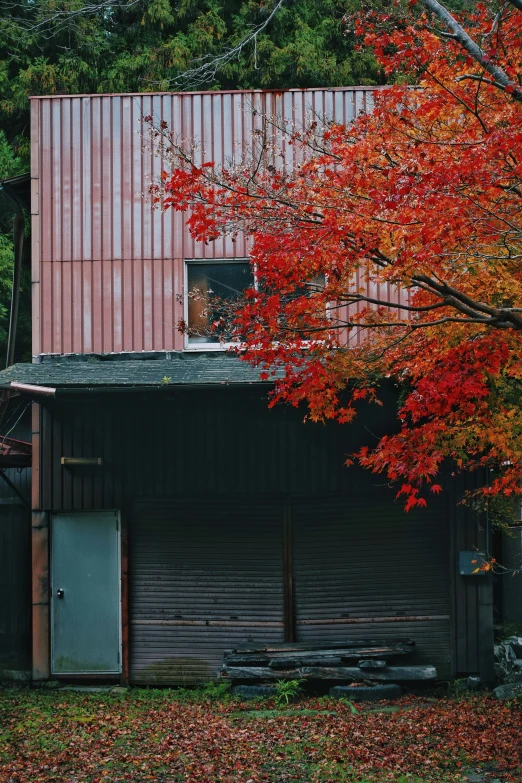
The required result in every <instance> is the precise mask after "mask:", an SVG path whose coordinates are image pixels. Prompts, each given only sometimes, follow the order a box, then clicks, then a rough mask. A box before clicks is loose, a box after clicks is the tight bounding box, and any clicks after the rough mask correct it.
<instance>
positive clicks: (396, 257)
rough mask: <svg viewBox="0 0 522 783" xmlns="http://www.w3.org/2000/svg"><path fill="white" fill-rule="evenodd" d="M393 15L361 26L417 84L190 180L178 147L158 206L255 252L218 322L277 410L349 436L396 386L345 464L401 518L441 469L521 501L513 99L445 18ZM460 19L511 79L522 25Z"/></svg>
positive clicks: (520, 167) (488, 8)
mask: <svg viewBox="0 0 522 783" xmlns="http://www.w3.org/2000/svg"><path fill="white" fill-rule="evenodd" d="M397 8H399V7H398V6H397ZM399 10H400V9H399ZM394 13H395V12H394ZM396 13H397V14H398V13H399V11H398V10H397V11H396ZM401 13H402V16H401V18H400V23H398V22H397V19H395V18H394V17H393V16H392V15H391V14H390V13H388V14H387V15H385V16H383V15H381V16H379V15H378V14H376V13H375V12H374V11H370V12H369V13H368V14H366V15H363V14H361V15H360V16H359V18H358V20H357V25H356V30H357V33H358V34H359V35H360V36H361V40H363V41H364V43H365V44H366V45H368V46H372V47H373V49H374V51H375V53H376V56H377V57H378V59H379V61H380V63H381V65H382V66H383V68H384V69H385V71H386V72H387V73H388V74H389V75H392V74H397V73H399V72H400V73H402V74H407V76H408V78H409V80H410V81H411V82H414V86H412V85H396V86H394V87H390V88H388V89H384V90H378V91H376V93H375V95H374V100H375V106H374V109H373V111H372V112H371V113H369V114H368V115H366V116H362V117H359V118H358V119H357V120H356V121H355V122H354V123H353V124H352V125H350V126H348V127H344V126H338V125H337V126H333V125H329V124H324V125H322V124H321V123H320V122H318V121H314V122H313V123H311V125H310V127H309V128H307V129H305V130H299V129H295V128H288V127H286V128H285V129H283V128H282V127H281V123H280V121H279V120H278V119H277V118H265V131H264V133H263V134H262V136H261V138H260V139H259V140H258V157H257V160H258V161H262V162H264V163H263V165H258V166H257V167H256V168H253V158H252V159H250V160H245V161H243V162H242V163H241V164H240V165H238V166H235V167H231V168H228V169H227V168H219V167H216V166H212V165H208V164H207V165H206V166H205V167H200V168H198V167H196V166H194V165H193V164H192V162H191V160H190V158H189V157H187V155H186V153H183V151H182V150H180V149H177V148H176V146H175V144H172V146H171V160H170V163H171V170H170V171H169V175H168V177H167V178H166V180H165V181H164V183H163V185H162V186H158V187H157V188H156V192H155V197H156V198H158V199H159V201H160V203H162V204H163V206H164V207H165V208H174V209H178V210H181V211H186V210H188V209H190V217H189V221H188V222H189V225H190V228H191V231H192V233H193V235H194V236H195V237H197V238H198V239H202V240H205V241H212V240H213V239H215V238H216V237H218V236H222V235H224V234H228V235H230V234H232V235H234V234H235V233H237V232H240V231H245V232H246V233H247V234H248V235H249V236H250V237H251V238H252V252H251V258H252V262H253V264H254V265H255V270H256V276H257V281H258V284H257V287H256V289H255V290H254V289H252V290H250V291H249V292H247V294H246V296H245V299H244V301H243V302H242V304H241V306H240V307H239V308H236V309H235V311H234V312H233V313H230V318H229V328H230V330H231V333H232V335H233V337H234V338H235V339H237V340H239V341H240V342H241V345H242V350H243V356H244V358H245V359H246V360H248V361H251V362H252V363H253V364H255V365H256V366H259V367H260V368H261V370H262V371H263V372H264V373H265V376H268V377H270V374H271V373H273V372H274V370H279V371H282V372H283V376H284V377H283V378H280V377H278V380H277V381H276V388H275V392H274V397H273V402H277V401H285V402H289V403H291V404H294V405H298V404H300V403H302V402H305V403H306V404H307V406H308V414H307V415H308V416H309V417H311V418H312V419H314V420H321V419H329V418H336V419H338V420H339V421H341V422H349V421H351V420H352V419H353V417H354V415H355V413H356V408H357V405H358V402H359V400H361V399H366V400H373V401H377V400H378V393H377V392H376V389H377V388H378V385H379V381H380V379H382V378H383V377H385V376H387V377H391V378H393V379H395V380H396V381H397V383H398V384H399V385H400V386H402V388H403V390H404V392H403V395H402V396H403V404H402V406H401V408H400V410H399V416H398V425H397V427H396V428H395V431H393V432H391V433H390V434H389V435H388V436H386V437H384V438H382V439H381V440H380V442H379V443H378V444H377V445H375V444H373V445H372V447H371V448H365V449H363V450H361V451H360V452H359V453H358V454H357V455H355V456H356V458H357V459H358V460H359V461H360V462H361V463H362V464H363V465H364V466H365V467H367V468H369V469H370V470H373V471H374V472H379V473H384V474H385V475H386V477H387V478H388V480H390V481H393V482H398V483H399V487H400V489H399V495H404V496H405V498H406V508H412V507H413V506H416V505H424V504H425V503H426V498H427V497H429V494H430V492H429V491H426V487H429V486H431V487H432V489H433V490H434V491H437V489H436V488H437V487H438V486H439V484H437V483H434V482H435V481H436V476H437V474H438V472H439V470H440V467H441V465H442V463H443V462H444V461H445V460H448V459H449V460H450V461H451V462H452V463H453V465H454V466H455V467H456V469H458V470H466V469H468V470H476V469H477V468H481V467H485V468H488V469H491V471H492V473H491V476H492V480H491V482H490V486H489V487H488V488H484V490H483V491H484V492H485V493H490V494H495V493H503V494H507V495H509V494H512V493H514V492H520V490H521V489H522V470H521V465H522V446H521V444H522V439H521V437H520V436H521V435H522V418H521V408H520V402H519V400H520V391H521V388H522V387H521V380H522V366H521V358H520V357H521V348H522V232H521V229H522V219H521V212H522V210H521V203H522V101H520V100H518V99H517V95H516V94H515V92H516V90H515V91H514V90H513V89H511V88H509V89H507V88H504V87H502V86H501V85H498V84H496V83H495V82H494V79H493V78H492V77H491V75H490V74H489V73H488V72H487V71H486V70H485V69H484V65H483V64H480V63H479V62H477V60H474V59H473V57H471V56H470V55H469V54H468V53H467V52H466V51H465V50H464V49H463V48H462V46H461V44H460V43H459V41H458V40H456V39H454V38H451V37H448V35H447V34H444V26H443V24H442V23H441V22H440V21H438V20H433V19H432V18H431V17H428V16H427V15H425V14H424V15H423V14H419V13H418V12H417V11H416V9H410V10H409V11H407V12H406V13H404V11H402V12H401ZM462 24H463V25H464V26H465V28H466V31H467V33H469V35H470V36H471V37H472V38H473V40H474V41H476V42H477V43H478V44H479V45H480V46H481V47H482V48H481V51H482V52H483V53H485V54H484V57H485V58H486V60H487V62H491V63H495V65H496V66H498V67H499V68H500V69H502V72H503V73H505V74H507V77H508V79H510V80H512V81H513V84H515V85H516V84H520V82H521V78H522V77H521V73H520V62H521V60H522V57H521V49H522V47H521V42H522V41H521V30H522V12H521V11H520V10H518V9H517V8H516V7H515V5H510V4H509V3H507V4H506V5H505V6H503V8H502V9H501V10H500V11H499V12H498V13H497V8H496V6H495V7H494V6H493V4H491V3H490V4H486V5H484V6H480V7H479V9H478V10H477V12H476V13H475V14H474V15H472V14H469V13H467V14H466V16H465V19H463V20H462ZM441 32H442V35H441V34H440V33H441ZM446 33H447V31H446ZM284 131H286V138H285V143H286V144H290V145H293V146H294V148H296V150H298V151H302V153H303V155H302V162H301V163H300V164H299V165H295V166H294V168H293V169H292V170H288V169H287V168H284V167H283V166H282V165H280V163H278V160H279V158H278V149H277V143H278V142H277V139H281V134H282V133H283V135H284ZM274 145H275V146H274ZM279 157H280V156H279ZM267 161H268V162H269V161H272V162H271V163H267ZM319 280H320V283H318V282H317V281H319Z"/></svg>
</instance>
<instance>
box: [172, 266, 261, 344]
mask: <svg viewBox="0 0 522 783" xmlns="http://www.w3.org/2000/svg"><path fill="white" fill-rule="evenodd" d="M253 285H254V276H253V273H252V266H251V264H250V262H249V261H245V260H239V261H235V260H226V261H225V260H224V261H187V262H186V264H185V291H186V297H185V321H186V325H187V332H186V346H187V347H188V348H203V347H205V348H213V349H215V348H220V347H222V346H223V343H226V342H227V339H226V333H225V329H224V328H223V327H221V326H216V324H219V321H220V319H221V318H222V317H223V316H224V315H225V314H226V311H227V306H228V305H232V304H234V302H239V300H240V299H241V295H242V293H243V291H245V290H246V289H247V288H250V287H251V286H253Z"/></svg>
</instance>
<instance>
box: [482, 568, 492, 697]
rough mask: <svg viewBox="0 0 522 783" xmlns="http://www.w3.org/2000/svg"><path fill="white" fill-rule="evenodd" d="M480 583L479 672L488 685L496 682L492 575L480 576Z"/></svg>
mask: <svg viewBox="0 0 522 783" xmlns="http://www.w3.org/2000/svg"><path fill="white" fill-rule="evenodd" d="M480 578H481V582H480V583H479V585H478V655H479V674H480V679H481V680H482V682H484V683H486V684H487V685H490V684H492V683H493V682H495V659H494V637H493V583H492V580H491V576H490V575H489V574H488V575H487V576H486V577H480Z"/></svg>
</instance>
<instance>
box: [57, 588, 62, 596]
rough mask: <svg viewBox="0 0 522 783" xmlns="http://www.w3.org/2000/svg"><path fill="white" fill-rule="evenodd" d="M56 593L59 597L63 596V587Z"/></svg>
mask: <svg viewBox="0 0 522 783" xmlns="http://www.w3.org/2000/svg"><path fill="white" fill-rule="evenodd" d="M56 595H57V596H58V598H63V590H62V588H61V587H60V588H59V589H58V590H57V591H56Z"/></svg>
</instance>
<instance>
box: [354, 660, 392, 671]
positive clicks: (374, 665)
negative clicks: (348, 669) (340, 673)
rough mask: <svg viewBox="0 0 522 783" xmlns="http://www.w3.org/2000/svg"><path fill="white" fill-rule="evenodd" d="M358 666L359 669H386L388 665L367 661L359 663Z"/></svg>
mask: <svg viewBox="0 0 522 783" xmlns="http://www.w3.org/2000/svg"><path fill="white" fill-rule="evenodd" d="M357 665H358V667H359V669H385V668H386V666H387V665H388V664H387V663H386V661H378V660H372V659H366V660H362V661H359V663H358V664H357Z"/></svg>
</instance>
